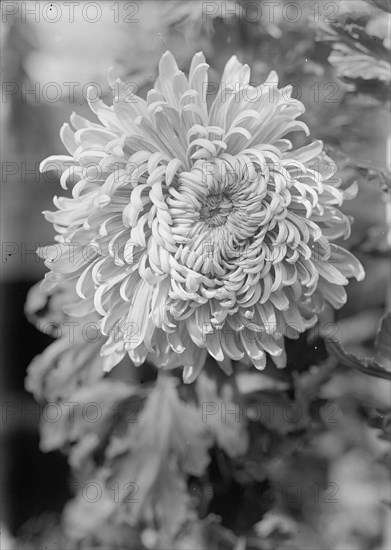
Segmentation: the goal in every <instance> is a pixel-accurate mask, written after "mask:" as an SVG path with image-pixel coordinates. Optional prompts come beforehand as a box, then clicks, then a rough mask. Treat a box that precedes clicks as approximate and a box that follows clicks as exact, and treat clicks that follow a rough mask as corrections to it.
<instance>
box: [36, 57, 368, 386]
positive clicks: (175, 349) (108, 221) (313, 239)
mask: <svg viewBox="0 0 391 550" xmlns="http://www.w3.org/2000/svg"><path fill="white" fill-rule="evenodd" d="M207 72H208V65H207V64H206V63H205V59H204V56H203V54H202V53H198V54H196V55H195V56H194V58H193V61H192V63H191V67H190V75H189V78H188V79H187V78H186V76H185V75H184V74H183V73H182V72H181V71H180V70H179V69H178V66H177V64H176V62H175V59H174V57H173V56H172V54H171V53H169V52H167V53H166V54H164V55H163V56H162V59H161V61H160V66H159V78H158V80H157V82H156V85H155V88H154V89H152V90H151V91H150V92H149V93H148V97H147V100H146V101H144V100H142V99H140V98H138V97H136V96H133V95H131V94H130V93H129V91H128V89H127V87H126V84H124V83H123V82H121V81H120V80H114V79H111V80H110V84H111V86H112V88H113V90H114V105H113V107H107V106H106V105H104V104H103V103H102V102H100V101H93V99H92V98H91V101H90V106H91V109H92V110H93V111H94V112H95V113H96V115H97V116H98V118H99V121H100V123H99V124H96V123H91V122H89V121H87V120H85V119H84V118H81V117H80V116H78V115H75V114H73V115H72V118H71V124H72V126H69V125H65V126H64V127H63V129H62V131H61V136H62V139H63V142H64V144H65V146H66V147H67V149H68V151H69V152H70V154H71V156H70V157H64V156H61V157H50V158H49V159H47V160H46V161H44V162H43V164H42V170H46V169H51V168H53V166H54V164H55V165H57V166H58V165H59V164H60V165H61V167H62V169H63V175H62V177H61V183H62V185H63V186H64V187H66V184H67V182H72V183H74V186H73V188H72V197H71V198H66V197H60V198H55V205H56V207H57V211H55V212H46V218H47V219H48V220H49V221H50V222H52V223H53V224H54V227H55V228H56V230H57V232H58V241H59V244H58V245H54V246H53V247H51V248H50V247H49V248H48V249H45V250H43V251H42V252H41V253H42V255H43V256H45V257H46V259H47V265H48V267H50V269H51V272H50V273H49V274H48V276H47V278H46V281H45V283H44V285H45V288H51V287H52V286H53V285H54V286H55V285H57V284H59V283H62V282H63V281H64V280H66V281H68V282H71V283H72V284H73V285H74V286H75V288H76V290H77V293H78V294H79V296H80V298H82V301H81V302H80V303H77V304H75V306H74V307H73V314H75V315H77V312H78V310H80V312H81V313H80V314H82V315H85V314H86V312H87V311H91V312H93V311H96V312H97V313H98V314H99V315H100V317H101V321H100V328H101V331H102V333H103V334H105V335H107V336H108V340H107V342H106V344H105V345H104V346H103V347H102V354H103V355H104V356H105V358H106V359H105V361H106V363H105V368H106V369H110V368H111V367H112V366H114V365H115V364H116V363H117V362H118V361H119V360H120V359H121V358H122V357H123V356H124V354H125V353H126V352H128V353H129V355H130V357H131V359H132V360H133V361H134V362H135V363H136V364H140V363H142V362H143V361H144V360H145V358H146V357H147V354H151V355H150V356H153V357H154V360H155V362H156V363H157V364H158V365H160V366H162V367H170V366H176V365H178V364H181V365H183V366H184V379H185V381H188V382H189V381H192V380H194V378H195V377H196V376H197V374H198V372H199V371H200V369H201V368H202V366H203V364H204V361H205V357H206V354H207V353H210V354H211V355H212V356H213V357H214V358H215V359H216V360H217V361H220V362H221V364H222V366H223V367H224V368H225V369H226V371H227V372H230V368H231V367H230V362H231V360H242V359H244V358H247V359H249V360H250V361H251V362H252V363H253V364H254V365H255V366H256V367H257V368H263V367H264V366H265V365H266V359H267V356H268V355H269V356H271V357H272V359H273V361H274V363H275V364H276V365H277V366H278V367H283V366H284V365H285V361H286V357H285V351H284V334H287V335H288V336H291V337H297V336H298V335H299V334H300V333H302V332H303V331H305V330H306V329H307V328H309V327H311V326H313V325H314V324H315V323H316V321H317V313H318V312H319V311H320V310H321V309H322V307H323V305H324V303H325V302H329V303H330V304H331V305H332V306H334V307H336V308H337V307H340V306H341V305H342V304H343V303H344V302H345V299H346V293H345V290H344V288H343V287H344V285H346V284H347V282H348V277H351V276H356V277H357V278H362V276H363V270H362V267H361V265H360V263H359V262H358V261H357V260H356V259H355V258H354V257H353V256H352V255H351V254H350V253H349V252H347V251H346V250H344V249H342V248H339V247H337V246H335V245H333V244H330V243H331V242H332V241H334V240H335V239H338V238H340V237H342V236H345V237H346V236H347V235H348V234H349V231H350V223H349V219H348V218H347V217H346V216H344V215H343V214H342V213H341V212H340V211H339V210H338V208H337V206H340V205H341V204H342V202H343V199H344V196H345V195H346V194H349V193H345V192H344V191H341V190H340V189H338V186H339V181H338V180H336V178H335V177H334V176H335V172H336V167H335V165H334V163H333V162H332V161H331V160H330V159H329V158H328V157H326V156H325V155H324V154H323V153H322V143H321V142H319V141H316V142H313V143H311V144H309V145H307V146H305V147H302V148H301V149H298V150H292V144H291V142H290V141H289V140H288V139H286V138H285V136H286V135H287V134H289V133H291V132H294V131H299V130H300V131H302V130H304V131H305V132H307V133H308V128H307V127H306V125H305V124H304V123H303V122H298V121H296V118H297V117H298V116H300V115H301V114H302V113H303V112H304V107H303V105H302V103H301V102H299V101H297V100H294V99H292V98H291V88H290V87H289V86H288V87H286V88H283V89H280V90H279V89H278V87H277V84H278V79H277V75H276V74H275V73H274V72H272V73H271V74H270V75H269V77H268V79H267V82H265V83H264V84H262V85H261V86H258V87H253V86H250V85H249V78H250V69H249V67H248V66H247V65H242V64H241V63H239V61H238V60H237V58H236V57H232V58H231V59H230V60H229V61H228V63H227V65H226V67H225V70H224V74H223V77H222V82H221V86H220V89H219V91H218V93H217V95H216V97H215V99H214V101H213V103H212V105H211V106H210V108H208V106H207V82H208V80H207V78H208V77H207ZM351 194H352V193H350V195H351ZM70 251H71V253H72V254H71V258H70Z"/></svg>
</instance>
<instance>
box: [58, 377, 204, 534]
mask: <svg viewBox="0 0 391 550" xmlns="http://www.w3.org/2000/svg"><path fill="white" fill-rule="evenodd" d="M211 443H212V439H211V437H210V436H209V434H208V433H207V430H206V428H205V426H204V425H203V424H202V422H201V415H200V412H199V410H198V409H197V408H196V407H194V406H192V405H189V404H188V403H185V402H184V401H182V400H180V399H179V396H178V393H177V389H176V382H175V380H174V379H172V378H168V377H166V376H163V377H161V378H159V379H158V382H157V384H156V386H155V387H154V389H153V390H152V391H151V393H150V395H149V397H148V399H147V401H146V403H145V406H144V409H143V410H142V412H141V413H140V417H139V422H138V423H137V424H135V425H133V426H131V427H130V428H129V429H128V431H127V433H126V434H125V435H124V436H123V437H121V438H115V439H113V440H112V441H111V443H110V445H109V446H108V448H107V450H106V460H105V463H104V465H103V467H102V468H101V469H100V470H99V471H98V472H97V473H96V476H95V480H94V481H93V482H96V483H98V484H99V486H100V487H102V488H103V489H102V498H101V502H102V503H103V504H102V509H103V510H104V514H103V516H104V517H103V518H102V515H101V514H99V521H103V520H104V519H108V518H109V517H113V518H114V519H115V520H116V521H125V522H127V523H128V524H130V525H137V524H139V523H143V524H147V525H151V526H153V527H154V528H158V529H160V530H161V532H162V533H164V534H165V535H166V536H167V537H168V541H169V540H173V539H174V537H175V536H176V534H177V533H178V532H179V530H180V528H181V526H182V524H183V522H184V521H185V520H186V517H187V511H188V506H189V503H190V497H189V495H188V492H187V476H188V475H194V476H200V475H202V474H203V473H204V471H205V469H206V467H207V465H208V463H209V452H208V450H209V447H210V445H211ZM116 488H117V492H115V489H116ZM85 508H86V505H85V503H84V502H83V498H82V497H81V496H80V495H79V497H78V498H77V499H76V500H75V501H74V503H73V504H72V506H71V507H70V508H69V510H68V513H67V524H68V528H69V530H71V531H72V530H74V531H75V532H78V533H79V538H82V537H84V536H87V534H88V532H89V531H91V529H94V526H95V525H96V522H95V521H93V523H92V524H91V523H89V524H88V525H87V527H86V529H84V528H83V524H82V522H80V513H81V512H83V511H84V513H87V511H86V510H85ZM89 510H90V511H89V512H88V513H90V514H91V515H94V510H95V508H91V507H90V509H89ZM168 543H169V542H168Z"/></svg>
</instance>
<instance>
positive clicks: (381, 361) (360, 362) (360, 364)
mask: <svg viewBox="0 0 391 550" xmlns="http://www.w3.org/2000/svg"><path fill="white" fill-rule="evenodd" d="M326 346H327V349H328V351H329V352H330V353H331V355H333V356H335V357H336V358H337V359H338V360H339V362H340V363H341V364H342V365H344V366H346V367H353V368H354V369H357V370H359V371H360V372H363V373H365V374H369V375H370V376H375V377H377V378H384V379H385V380H391V370H390V313H387V314H386V315H385V316H384V317H383V318H382V320H381V323H380V328H379V332H378V336H377V340H376V345H375V357H357V356H356V355H354V354H353V353H348V352H347V351H345V349H344V348H343V347H342V346H341V345H340V344H339V343H337V342H331V341H330V342H328V343H327V344H326Z"/></svg>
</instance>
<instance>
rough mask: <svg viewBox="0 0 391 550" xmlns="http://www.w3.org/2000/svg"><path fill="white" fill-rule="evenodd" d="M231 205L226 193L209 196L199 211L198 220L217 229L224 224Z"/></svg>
mask: <svg viewBox="0 0 391 550" xmlns="http://www.w3.org/2000/svg"><path fill="white" fill-rule="evenodd" d="M233 207H234V205H233V203H232V201H231V200H230V198H229V197H228V195H227V194H226V193H215V194H210V195H208V196H207V197H206V198H205V202H204V204H203V205H202V207H201V210H200V220H202V221H203V222H205V223H206V224H208V225H210V226H211V227H217V226H220V225H223V224H225V223H226V221H227V218H228V216H229V215H230V213H231V212H232V210H233Z"/></svg>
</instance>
